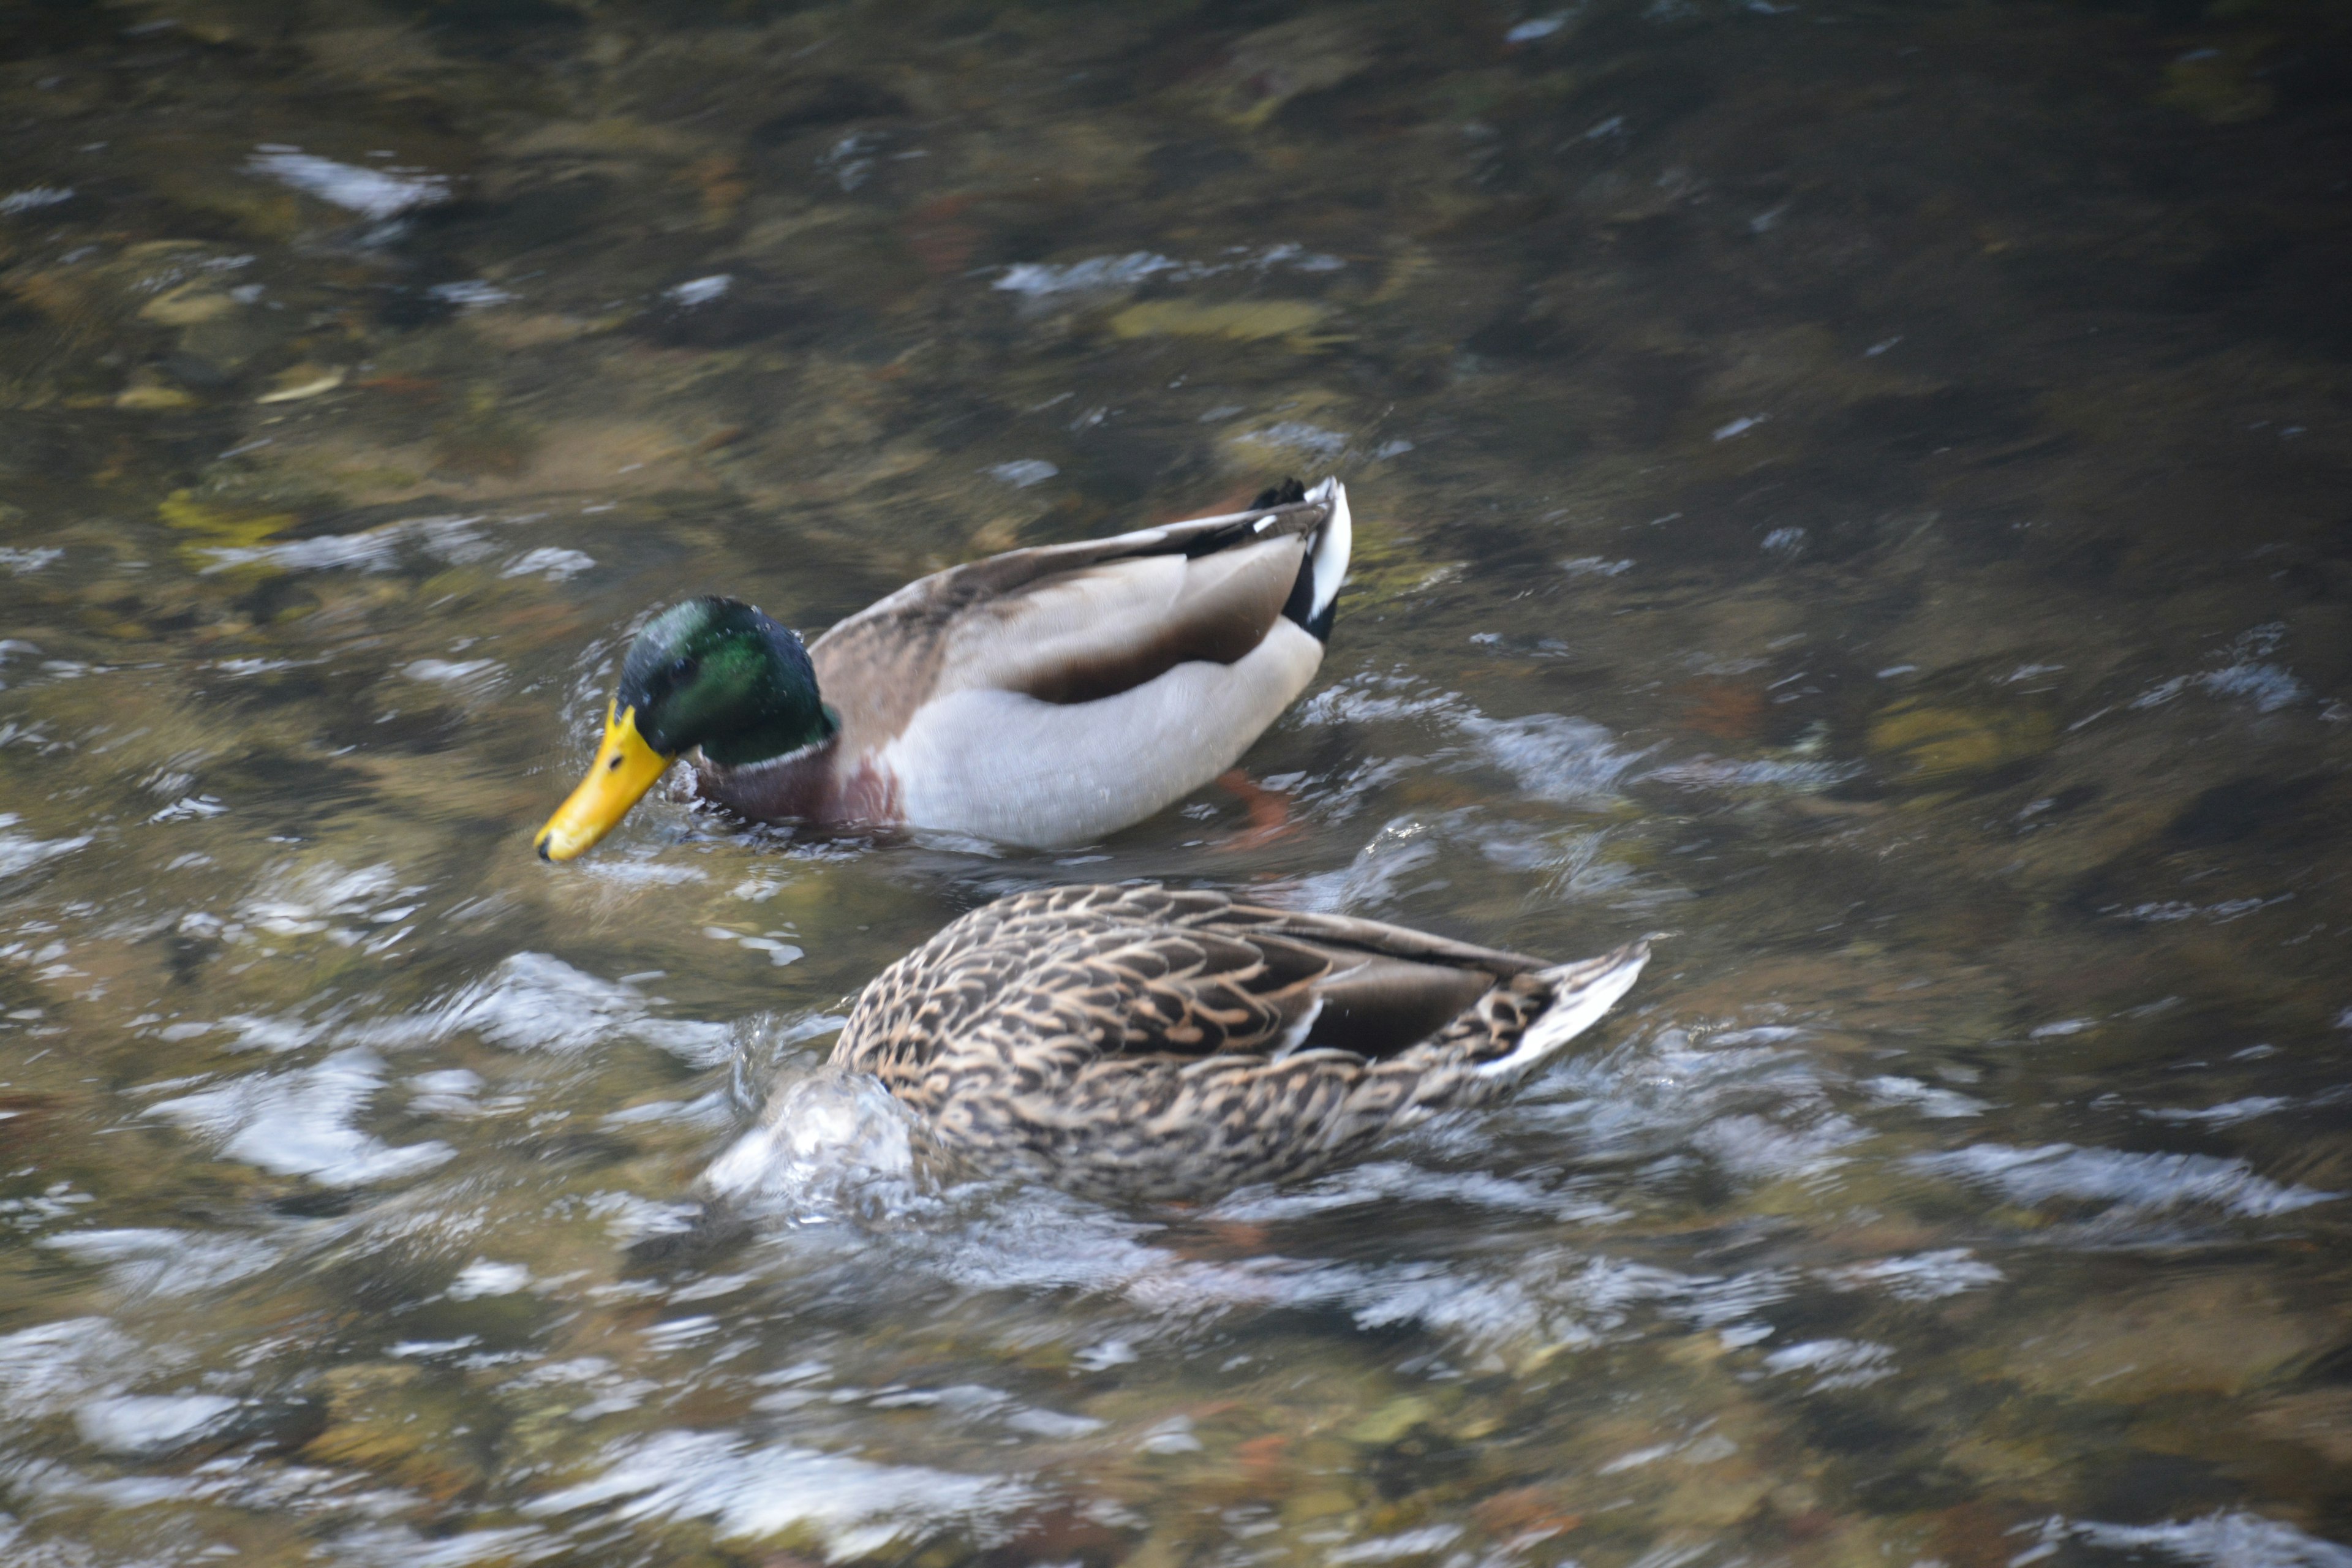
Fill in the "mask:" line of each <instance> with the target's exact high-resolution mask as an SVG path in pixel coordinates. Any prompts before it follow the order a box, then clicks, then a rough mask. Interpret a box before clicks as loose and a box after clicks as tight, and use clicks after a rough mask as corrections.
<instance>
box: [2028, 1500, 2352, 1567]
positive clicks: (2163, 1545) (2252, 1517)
mask: <svg viewBox="0 0 2352 1568" xmlns="http://www.w3.org/2000/svg"><path fill="white" fill-rule="evenodd" d="M2073 1528H2074V1533H2075V1534H2077V1535H2079V1536H2081V1537H2082V1538H2083V1539H2084V1540H2085V1541H2088V1542H2092V1543H2093V1544H2094V1545H2097V1546H2108V1547H2114V1548H2116V1549H2117V1550H2119V1551H2140V1550H2145V1549H2150V1548H2152V1549H2154V1550H2156V1551H2158V1552H2163V1553H2165V1554H2166V1555H2167V1556H2169V1557H2175V1558H2179V1560H2181V1561H2182V1562H2185V1563H2210V1565H2211V1568H2352V1546H2343V1545H2339V1544H2337V1543H2336V1542H2333V1541H2323V1540H2321V1539H2320V1538H2319V1537H2317V1536H2315V1535H2307V1534H2305V1533H2304V1532H2303V1531H2300V1530H2297V1529H2296V1528H2295V1527H2294V1525H2291V1524H2289V1523H2287V1522H2285V1521H2284V1520H2276V1519H2265V1518H2263V1516H2262V1515H2261V1514H2258V1513H2247V1512H2243V1511H2242V1510H2241V1511H2230V1512H2219V1511H2217V1512H2214V1513H2209V1514H2206V1515H2204V1516H2202V1517H2201V1518H2198V1519H2190V1520H2182V1521H2178V1522H2175V1523H2167V1524H2105V1523H2101V1522H2100V1521H2096V1520H2088V1519H2085V1520H2078V1521H2075V1522H2074V1527H2073Z"/></svg>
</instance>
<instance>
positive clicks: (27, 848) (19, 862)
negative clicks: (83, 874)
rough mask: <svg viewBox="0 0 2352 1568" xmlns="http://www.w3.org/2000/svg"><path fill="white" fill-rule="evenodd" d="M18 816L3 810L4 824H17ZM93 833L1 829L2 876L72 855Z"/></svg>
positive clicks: (1, 823)
mask: <svg viewBox="0 0 2352 1568" xmlns="http://www.w3.org/2000/svg"><path fill="white" fill-rule="evenodd" d="M16 820H17V818H16V813H15V812H13V811H0V827H13V826H16ZM92 837H95V836H94V835H91V834H88V833H83V834H79V835H77V836H75V837H71V838H34V837H28V836H27V835H25V834H21V833H0V877H13V876H15V875H16V874H17V873H18V872H20V871H29V870H31V869H32V868H34V867H36V866H37V865H39V864H40V863H41V862H42V861H44V860H54V859H56V858H58V856H60V855H70V854H72V853H73V852H74V851H75V850H77V849H79V848H82V847H86V846H87V845H88V844H89V842H90V840H91V839H92Z"/></svg>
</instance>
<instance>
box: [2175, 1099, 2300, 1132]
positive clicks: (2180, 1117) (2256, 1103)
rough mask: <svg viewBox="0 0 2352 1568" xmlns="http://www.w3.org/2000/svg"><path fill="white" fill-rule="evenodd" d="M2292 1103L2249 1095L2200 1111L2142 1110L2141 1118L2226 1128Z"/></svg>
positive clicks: (2284, 1107) (2281, 1108)
mask: <svg viewBox="0 0 2352 1568" xmlns="http://www.w3.org/2000/svg"><path fill="white" fill-rule="evenodd" d="M2293 1104H2294V1101H2293V1100H2288V1099H2285V1098H2284V1097H2282V1096H2279V1095H2275V1094H2254V1095H2249V1096H2247V1097H2246V1098H2245V1099H2243V1100H2226V1101H2224V1102H2223V1103H2221V1104H2220V1105H2209V1106H2206V1107H2205V1108H2204V1109H2202V1110H2181V1109H2168V1110H2143V1111H2141V1112H2140V1114H2141V1115H2142V1116H2145V1117H2147V1119H2148V1120H2149V1121H2196V1122H2202V1123H2204V1124H2205V1125H2206V1126H2209V1127H2227V1126H2229V1125H2230V1124H2231V1122H2233V1121H2251V1120H2252V1119H2253V1118H2254V1117H2257V1116H2268V1115H2269V1114H2270V1113H2271V1112H2272V1111H2273V1110H2284V1109H2286V1108H2287V1107H2288V1106H2290V1105H2293Z"/></svg>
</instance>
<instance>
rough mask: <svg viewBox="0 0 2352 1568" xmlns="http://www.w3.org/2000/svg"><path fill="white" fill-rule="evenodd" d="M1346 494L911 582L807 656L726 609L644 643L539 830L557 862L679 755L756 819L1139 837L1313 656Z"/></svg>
mask: <svg viewBox="0 0 2352 1568" xmlns="http://www.w3.org/2000/svg"><path fill="white" fill-rule="evenodd" d="M1349 538H1350V530H1349V520H1348V492H1347V491H1346V490H1345V489H1342V488H1341V487H1340V485H1339V480H1338V479H1325V480H1324V481H1323V482H1322V483H1321V484H1319V485H1318V486H1316V487H1315V489H1313V490H1311V491H1310V490H1305V489H1301V488H1300V487H1299V486H1298V484H1297V481H1296V480H1293V481H1291V482H1290V483H1289V484H1288V485H1287V486H1286V487H1285V488H1284V489H1280V490H1269V491H1267V492H1266V493H1265V495H1262V496H1260V497H1259V498H1258V500H1257V504H1256V505H1255V506H1253V507H1251V508H1250V509H1249V510H1246V511H1239V512H1234V513H1231V514H1229V515H1226V516H1223V517H1204V518H1199V519H1196V520H1194V521H1190V522H1171V523H1165V524H1162V525H1161V526H1160V527H1157V528H1147V529H1144V530H1141V531H1138V532H1135V533H1123V534H1120V535H1118V537H1117V538H1114V539H1097V540H1089V541H1087V542H1082V543H1077V544H1057V545H1048V546H1045V547H1043V548H1039V549H1032V550H1015V551H1012V552H1008V553H1006V554H1003V555H995V556H991V557H989V558H988V559H986V560H984V561H974V562H971V563H968V564H966V565H962V566H955V567H950V569H948V570H947V571H945V572H940V573H937V574H933V575H931V576H929V577H925V578H922V579H920V580H919V581H917V582H913V583H909V584H907V585H906V586H905V587H903V588H901V589H899V590H898V592H897V593H895V594H892V595H890V596H889V597H888V598H886V599H884V600H882V601H881V602H880V603H879V604H877V605H873V606H872V607H870V608H868V609H866V610H864V611H861V612H860V613H859V614H857V615H855V616H851V617H850V618H849V619H847V620H845V621H843V622H842V623H841V624H840V625H838V626H835V627H834V628H833V629H832V630H831V631H829V632H827V633H825V634H824V636H823V637H819V638H817V639H816V641H815V643H814V645H812V646H811V647H807V648H806V649H803V647H802V646H801V639H800V638H799V637H796V636H794V635H793V633H792V632H790V631H788V630H786V629H785V628H784V627H782V626H778V625H777V624H776V623H775V622H774V621H772V620H770V619H769V618H768V617H767V616H763V615H761V613H760V612H759V611H758V610H755V609H753V608H752V607H751V605H746V604H743V603H741V602H740V601H738V600H734V599H719V598H706V599H690V600H688V601H687V602H686V603H685V604H683V605H677V606H675V607H673V608H671V609H668V610H666V611H664V612H663V613H662V614H660V615H658V616H655V617H654V618H653V620H652V621H651V622H649V623H647V625H646V628H645V630H644V631H642V632H640V633H639V634H638V635H637V640H636V642H635V646H633V647H631V648H630V649H629V654H628V658H626V659H625V661H624V663H623V665H622V667H621V683H620V690H619V693H618V695H617V696H616V697H615V698H614V700H613V703H612V706H611V707H610V709H608V710H607V714H606V719H605V723H604V744H603V745H602V746H601V747H599V748H598V750H597V752H596V760H595V761H594V762H593V763H591V764H590V766H589V769H588V776H587V777H586V778H585V779H584V780H583V781H582V782H581V784H580V787H579V788H578V789H576V790H574V791H572V796H571V798H570V799H568V800H566V801H565V802H564V803H563V805H562V808H561V809H560V810H558V811H557V812H556V814H555V815H554V816H552V817H551V818H550V819H549V821H548V824H547V826H545V827H543V828H541V829H540V833H539V837H538V840H537V843H538V847H539V852H540V854H541V856H543V857H545V858H548V859H551V860H569V859H571V858H572V857H573V856H575V855H578V854H580V853H582V852H583V851H584V850H586V849H587V848H588V847H590V846H591V845H593V844H594V843H595V842H596V841H597V840H598V839H600V838H602V837H604V835H605V834H606V833H608V832H610V831H611V830H612V828H613V826H614V824H616V823H618V822H619V821H620V820H621V818H622V817H623V816H625V815H626V813H627V812H628V809H629V808H630V807H631V806H632V805H635V804H636V803H637V801H638V800H639V799H640V798H641V797H642V796H643V795H645V793H646V791H647V790H649V789H651V788H652V787H653V785H654V783H655V781H656V780H657V779H659V778H660V777H661V775H662V773H664V772H665V771H666V770H667V768H668V767H669V764H670V763H672V762H674V761H676V760H677V757H678V755H679V754H680V753H681V752H687V751H689V750H692V749H694V748H697V747H699V748H700V751H699V752H698V755H697V756H696V758H695V763H694V766H695V772H696V774H697V778H698V785H699V789H700V793H701V794H702V795H704V796H705V797H706V798H708V799H712V800H716V801H718V802H719V803H720V804H721V805H726V806H729V807H730V808H731V809H733V810H734V811H736V812H738V813H740V815H742V816H747V817H751V818H752V819H754V820H756V821H761V822H778V821H784V820H791V819H796V820H800V821H804V822H812V823H816V824H820V825H823V826H842V827H856V826H866V827H895V826H912V827H929V828H941V829H946V830H948V831H950V832H957V833H969V834H972V835H975V836H977V837H982V838H990V839H995V840H997V841H999V842H1002V843H1007V844H1017V845H1024V846H1029V847H1049V846H1054V845H1060V844H1071V843H1077V842H1080V841H1083V840H1086V839H1090V838H1096V837H1100V836H1102V835H1103V834H1106V833H1109V832H1111V831H1112V830H1114V829H1116V828H1119V827H1123V826H1127V825H1128V824H1129V823H1131V822H1139V821H1140V820H1142V819H1143V818H1144V817H1147V816H1150V815H1151V814H1152V813H1153V812H1155V811H1158V810H1159V809H1160V808H1161V807H1162V806H1165V805H1170V804H1171V803H1173V802H1175V801H1177V800H1181V798H1183V797H1184V796H1185V795H1190V794H1191V793H1192V791H1194V790H1196V789H1198V788H1200V787H1201V786H1202V784H1206V783H1208V782H1209V781H1210V780H1211V779H1213V778H1214V777H1216V776H1217V774H1219V773H1223V771H1224V770H1225V769H1227V768H1230V767H1232V766H1233V765H1234V763H1235V762H1237V761H1239V760H1240V757H1241V754H1242V753H1243V752H1244V751H1246V750H1248V749H1249V745H1250V742H1253V741H1255V740H1256V739H1257V737H1258V735H1259V733H1260V732H1261V731H1264V730H1265V727H1266V726H1267V725H1268V724H1271V723H1272V722H1274V721H1275V718H1276V715H1278V714H1280V713H1281V711H1282V710H1284V709H1285V708H1287V707H1288V706H1290V703H1291V701H1292V700H1293V699H1295V698H1296V697H1297V695H1298V694H1299V693H1300V692H1301V691H1303V690H1305V689H1306V687H1307V682H1308V681H1309V680H1312V679H1314V678H1315V671H1316V669H1317V668H1318V667H1319V666H1320V665H1321V664H1322V662H1323V644H1324V641H1325V639H1326V638H1328V637H1329V636H1330V632H1331V615H1332V605H1333V601H1334V600H1335V599H1336V598H1337V597H1338V596H1339V582H1340V579H1342V578H1343V577H1345V576H1346V575H1347V573H1348V551H1349Z"/></svg>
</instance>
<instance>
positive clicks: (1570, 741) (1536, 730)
mask: <svg viewBox="0 0 2352 1568" xmlns="http://www.w3.org/2000/svg"><path fill="white" fill-rule="evenodd" d="M1454 722H1455V724H1456V725H1457V726H1458V727H1459V728H1460V729H1461V731H1462V732H1463V733H1464V734H1465V735H1468V736H1469V737H1470V738H1471V739H1472V740H1473V741H1474V742H1477V744H1478V746H1479V749H1480V750H1481V751H1483V752H1485V753H1486V760H1487V761H1489V762H1491V763H1494V764H1495V765H1496V766H1497V767H1500V768H1501V769H1502V770H1503V771H1504V772H1505V773H1509V774H1510V775H1511V777H1512V778H1513V779H1514V780H1515V781H1516V782H1517V784H1518V786H1519V788H1520V790H1521V791H1522V792H1523V793H1525V794H1526V795H1528V796H1530V797H1532V798H1534V799H1536V800H1549V801H1558V802H1560V803H1562V804H1565V805H1575V804H1579V803H1597V802H1602V801H1608V800H1612V799H1614V798H1615V797H1616V785H1617V781H1618V780H1619V779H1620V778H1621V777H1622V776H1623V774H1624V773H1625V770H1626V769H1627V768H1629V767H1632V766H1633V764H1634V763H1637V762H1639V761H1641V759H1642V758H1643V756H1644V755H1646V754H1647V753H1646V752H1623V751H1620V750H1618V749H1617V747H1616V745H1615V744H1614V743H1613V742H1614V740H1615V737H1614V736H1613V735H1612V734H1611V732H1610V731H1609V730H1608V729H1607V728H1605V727H1604V726H1602V725H1600V724H1595V723H1593V722H1592V721H1591V720H1589V719H1570V718H1568V717H1565V716H1564V715H1561V714H1559V713H1529V714H1525V715H1522V716H1521V717H1519V718H1517V719H1489V718H1488V717H1486V715H1485V714H1484V713H1481V712H1479V711H1477V710H1475V709H1471V710H1467V711H1465V712H1464V713H1462V714H1461V715H1459V716H1458V717H1457V718H1456V719H1455V721H1454Z"/></svg>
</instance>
